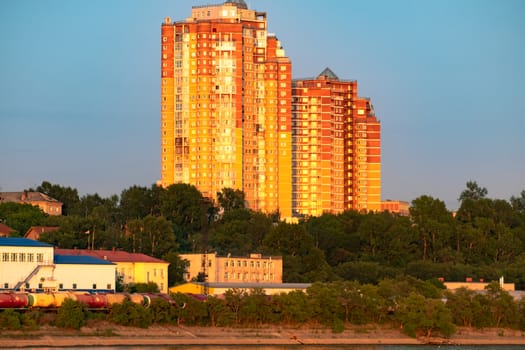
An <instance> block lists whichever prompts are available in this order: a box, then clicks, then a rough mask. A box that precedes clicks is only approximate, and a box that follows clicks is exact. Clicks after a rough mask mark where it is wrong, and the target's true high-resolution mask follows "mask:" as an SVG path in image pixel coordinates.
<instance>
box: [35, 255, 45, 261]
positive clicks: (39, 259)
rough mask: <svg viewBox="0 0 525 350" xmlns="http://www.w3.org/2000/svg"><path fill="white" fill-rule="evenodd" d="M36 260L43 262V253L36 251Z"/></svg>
mask: <svg viewBox="0 0 525 350" xmlns="http://www.w3.org/2000/svg"><path fill="white" fill-rule="evenodd" d="M36 262H44V254H42V253H37V254H36Z"/></svg>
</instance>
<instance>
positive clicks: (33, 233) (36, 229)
mask: <svg viewBox="0 0 525 350" xmlns="http://www.w3.org/2000/svg"><path fill="white" fill-rule="evenodd" d="M59 229H60V227H58V226H31V227H30V228H29V230H27V232H26V233H25V234H24V237H25V238H29V239H33V240H35V241H38V240H39V239H40V235H41V234H43V233H46V232H55V231H58V230H59Z"/></svg>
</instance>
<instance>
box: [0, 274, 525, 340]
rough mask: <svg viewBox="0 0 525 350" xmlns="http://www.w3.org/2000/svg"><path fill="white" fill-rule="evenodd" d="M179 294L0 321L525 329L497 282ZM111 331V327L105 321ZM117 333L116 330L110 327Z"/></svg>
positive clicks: (404, 281) (427, 331)
mask: <svg viewBox="0 0 525 350" xmlns="http://www.w3.org/2000/svg"><path fill="white" fill-rule="evenodd" d="M171 297H172V298H173V300H174V301H175V302H174V303H169V302H168V301H167V300H165V299H153V300H152V302H151V304H150V305H149V307H145V306H143V305H141V304H136V303H134V302H132V301H130V300H125V301H123V302H122V303H121V304H115V305H114V306H113V307H112V308H111V309H110V310H107V311H106V312H101V311H96V312H95V311H91V310H88V309H86V306H85V305H84V304H82V303H80V302H78V301H74V300H72V299H67V300H66V301H64V304H63V305H62V307H61V308H60V309H58V311H57V312H56V313H53V312H43V311H40V310H37V309H35V310H30V311H28V312H19V311H16V310H12V309H9V310H3V311H1V312H0V329H8V330H20V329H22V330H31V329H38V328H39V327H41V326H42V325H52V326H56V327H61V328H72V329H80V328H81V327H82V326H84V325H86V324H89V322H90V321H91V320H94V321H95V322H97V323H98V321H101V320H103V321H108V322H110V323H113V324H118V325H123V326H133V327H142V328H148V327H149V326H150V325H152V324H172V325H186V326H197V325H198V326H213V327H215V326H220V327H239V326H242V327H264V326H266V325H274V326H288V327H299V326H302V325H304V326H308V327H317V326H321V327H323V328H329V329H332V331H333V332H342V331H344V330H345V328H348V327H349V326H356V325H357V326H358V325H373V326H374V327H375V326H376V325H379V326H382V327H390V328H395V329H400V330H401V331H402V332H403V333H405V334H407V335H409V336H412V337H416V336H417V337H421V336H423V337H435V336H442V337H450V336H452V335H453V334H454V333H455V332H456V328H457V327H475V328H485V327H491V328H493V327H497V328H502V329H503V328H510V329H519V330H525V299H522V300H520V301H515V300H514V299H513V298H512V296H510V295H509V294H508V293H507V292H506V291H504V290H502V289H501V287H500V286H499V284H498V283H497V282H493V283H490V284H489V285H488V286H487V288H486V290H485V292H484V293H478V292H474V291H471V290H468V289H465V288H462V289H459V290H457V291H456V292H454V293H453V292H450V291H446V290H443V289H442V286H440V285H439V284H437V283H436V282H435V281H421V280H418V279H415V278H413V277H402V278H400V279H395V280H393V279H384V280H381V281H380V282H379V283H378V284H361V283H359V282H357V281H335V282H330V283H320V282H317V283H314V284H312V285H311V286H310V287H309V288H308V289H307V290H306V292H303V291H300V290H297V291H292V292H289V293H281V294H278V295H271V296H270V295H266V294H265V293H264V291H263V290H262V289H258V288H254V289H251V290H245V289H236V288H234V289H230V290H228V291H226V293H225V294H224V296H222V297H215V296H209V297H208V298H207V300H206V301H205V302H203V301H202V300H197V299H195V298H193V297H192V296H190V295H186V294H181V293H177V294H172V295H171ZM106 329H107V330H108V331H109V332H111V327H106ZM106 335H111V334H106Z"/></svg>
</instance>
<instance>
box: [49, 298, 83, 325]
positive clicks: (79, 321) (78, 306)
mask: <svg viewBox="0 0 525 350" xmlns="http://www.w3.org/2000/svg"><path fill="white" fill-rule="evenodd" d="M85 322H86V315H85V313H84V304H83V303H81V302H79V301H76V300H73V299H69V298H68V299H66V300H64V303H63V304H62V306H61V307H60V308H59V309H58V312H57V319H56V325H57V327H60V328H71V329H80V328H81V327H82V326H83V325H84V324H85Z"/></svg>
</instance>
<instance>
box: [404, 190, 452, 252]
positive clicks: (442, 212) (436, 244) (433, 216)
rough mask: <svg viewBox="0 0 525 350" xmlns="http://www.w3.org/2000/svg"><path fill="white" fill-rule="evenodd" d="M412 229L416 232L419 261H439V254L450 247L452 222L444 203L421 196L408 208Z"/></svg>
mask: <svg viewBox="0 0 525 350" xmlns="http://www.w3.org/2000/svg"><path fill="white" fill-rule="evenodd" d="M409 210H410V217H411V218H412V221H413V225H414V229H415V230H416V232H418V235H419V241H420V249H421V259H422V260H427V259H430V260H431V261H433V262H438V261H440V260H441V254H442V253H443V251H446V249H447V248H448V247H450V242H451V239H452V237H453V231H454V220H453V218H452V214H451V213H450V212H449V211H448V210H447V208H446V206H445V203H444V202H443V201H441V200H439V199H434V198H432V197H431V196H421V197H418V198H416V199H414V200H413V201H412V206H411V207H410V209H409Z"/></svg>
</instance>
